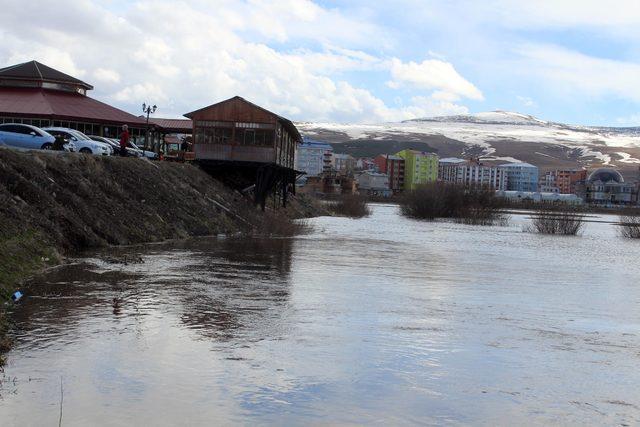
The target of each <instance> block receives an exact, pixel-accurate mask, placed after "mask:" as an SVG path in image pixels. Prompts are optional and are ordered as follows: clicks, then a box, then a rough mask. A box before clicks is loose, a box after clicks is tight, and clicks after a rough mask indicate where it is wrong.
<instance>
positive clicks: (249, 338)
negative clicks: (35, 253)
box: [0, 205, 640, 426]
mask: <svg viewBox="0 0 640 427" xmlns="http://www.w3.org/2000/svg"><path fill="white" fill-rule="evenodd" d="M599 219H600V220H603V221H605V222H599V223H589V224H588V225H587V227H586V229H585V232H584V235H583V236H581V237H557V236H540V235H535V234H528V233H523V232H522V227H523V225H524V224H525V223H526V222H527V218H526V216H521V215H513V216H512V221H511V224H510V225H509V226H506V227H481V226H467V225H460V224H452V223H423V222H416V221H411V220H407V219H404V218H401V217H400V216H398V213H397V208H396V207H394V206H388V205H375V206H374V209H373V215H372V217H370V218H366V219H361V220H351V219H345V218H316V219H314V220H312V224H313V225H314V232H313V233H311V234H310V235H306V236H302V237H298V238H295V239H247V240H234V239H202V240H195V241H189V242H179V243H176V242H173V243H170V244H165V245H156V246H148V247H138V248H129V249H126V250H120V251H118V252H117V253H106V254H105V253H101V254H96V255H95V256H92V257H89V258H86V259H83V260H77V261H76V262H74V263H73V264H71V265H68V266H64V267H62V268H58V269H56V270H54V271H51V272H48V273H47V274H45V275H43V276H42V277H39V278H36V279H35V280H34V282H33V283H32V284H31V286H30V288H29V291H28V295H27V296H26V297H25V299H24V301H23V302H22V303H21V304H20V306H19V307H18V309H17V311H16V313H15V319H16V330H15V338H16V345H15V347H14V349H13V350H12V351H11V352H10V353H9V354H8V363H7V366H6V367H5V370H4V374H3V376H2V378H1V380H2V382H1V384H0V420H2V421H1V424H2V425H16V426H29V425H33V426H42V425H57V424H58V422H59V417H60V407H61V397H62V425H69V426H71V425H74V426H75V425H77V426H87V425H114V426H119V425H154V426H155V425H220V424H222V425H228V424H241V425H255V424H258V425H263V424H276V425H327V424H331V425H335V424H372V423H377V424H384V425H389V424H391V425H407V424H409V425H411V424H431V425H442V424H446V425H495V424H500V425H522V424H526V425H549V424H562V425H566V424H573V425H583V424H592V425H603V424H605V425H623V424H626V425H637V424H638V423H640V386H639V384H640V369H639V367H640V264H639V263H638V260H639V255H640V242H634V241H629V240H624V239H622V238H620V237H618V236H617V234H616V229H615V226H613V225H611V224H610V223H607V222H606V221H613V220H615V218H609V217H600V218H599ZM98 255H99V256H98ZM123 256H125V257H126V258H127V259H128V260H130V261H131V262H129V263H127V264H122V263H113V262H108V261H104V258H105V257H107V258H108V257H116V258H118V259H120V260H121V259H122V257H123ZM138 261H140V262H138ZM61 385H62V387H61Z"/></svg>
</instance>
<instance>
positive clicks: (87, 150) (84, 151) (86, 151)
mask: <svg viewBox="0 0 640 427" xmlns="http://www.w3.org/2000/svg"><path fill="white" fill-rule="evenodd" d="M80 152H81V153H82V154H93V151H91V148H87V147H84V148H81V149H80Z"/></svg>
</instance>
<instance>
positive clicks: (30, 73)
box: [0, 61, 93, 90]
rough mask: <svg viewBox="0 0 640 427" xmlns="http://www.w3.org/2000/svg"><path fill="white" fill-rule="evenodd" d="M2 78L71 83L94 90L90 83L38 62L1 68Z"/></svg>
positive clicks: (0, 74) (0, 76)
mask: <svg viewBox="0 0 640 427" xmlns="http://www.w3.org/2000/svg"><path fill="white" fill-rule="evenodd" d="M0 78H1V79H9V80H33V81H49V82H57V83H71V84H74V85H78V86H82V87H84V88H85V89H89V90H91V89H93V86H91V85H90V84H88V83H85V82H83V81H82V80H78V79H76V78H75V77H71V76H70V75H68V74H65V73H63V72H61V71H58V70H54V69H53V68H51V67H48V66H46V65H44V64H42V63H40V62H38V61H29V62H23V63H22V64H17V65H11V66H9V67H5V68H0Z"/></svg>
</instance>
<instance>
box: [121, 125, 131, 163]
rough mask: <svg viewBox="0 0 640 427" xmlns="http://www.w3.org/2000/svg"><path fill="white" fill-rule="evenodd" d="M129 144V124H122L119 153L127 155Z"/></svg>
mask: <svg viewBox="0 0 640 427" xmlns="http://www.w3.org/2000/svg"><path fill="white" fill-rule="evenodd" d="M128 146H129V126H127V125H123V126H122V133H121V134H120V155H121V156H122V157H127V147H128Z"/></svg>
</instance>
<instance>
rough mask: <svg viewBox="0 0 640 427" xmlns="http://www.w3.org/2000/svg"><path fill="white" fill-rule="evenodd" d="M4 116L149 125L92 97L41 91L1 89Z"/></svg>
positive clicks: (0, 111)
mask: <svg viewBox="0 0 640 427" xmlns="http://www.w3.org/2000/svg"><path fill="white" fill-rule="evenodd" d="M0 114H5V115H10V116H19V117H31V118H38V117H41V118H51V119H64V120H70V121H81V122H95V123H109V124H127V125H133V126H136V127H140V126H144V125H146V122H145V120H144V119H141V118H140V117H136V116H134V115H133V114H129V113H127V112H126V111H122V110H120V109H118V108H115V107H112V106H110V105H108V104H105V103H103V102H100V101H97V100H95V99H93V98H89V97H88V96H84V95H80V94H76V93H71V92H62V91H56V90H46V89H37V88H3V87H0Z"/></svg>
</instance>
